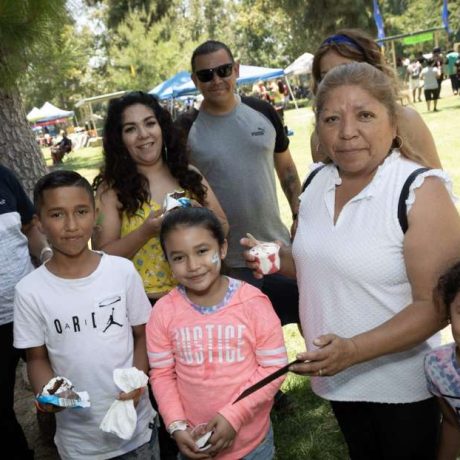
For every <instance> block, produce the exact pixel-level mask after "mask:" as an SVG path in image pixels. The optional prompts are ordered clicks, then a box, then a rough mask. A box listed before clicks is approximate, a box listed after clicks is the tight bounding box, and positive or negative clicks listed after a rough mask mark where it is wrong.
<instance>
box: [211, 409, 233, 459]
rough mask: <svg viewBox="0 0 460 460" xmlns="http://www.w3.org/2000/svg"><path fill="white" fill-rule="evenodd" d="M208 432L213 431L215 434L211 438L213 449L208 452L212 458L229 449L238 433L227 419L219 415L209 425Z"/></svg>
mask: <svg viewBox="0 0 460 460" xmlns="http://www.w3.org/2000/svg"><path fill="white" fill-rule="evenodd" d="M206 431H213V432H214V433H213V434H212V436H211V437H210V438H209V444H211V447H210V448H209V449H208V450H207V451H206V452H208V453H209V455H211V456H215V455H217V454H218V453H219V452H220V451H222V450H225V449H228V448H229V447H230V446H231V445H232V443H233V440H234V439H235V436H236V431H235V430H234V429H233V427H232V425H230V423H229V422H228V421H227V419H226V418H225V417H224V416H222V415H220V414H217V415H216V416H215V417H214V418H213V419H212V420H211V421H210V422H209V423H208V425H207V427H206Z"/></svg>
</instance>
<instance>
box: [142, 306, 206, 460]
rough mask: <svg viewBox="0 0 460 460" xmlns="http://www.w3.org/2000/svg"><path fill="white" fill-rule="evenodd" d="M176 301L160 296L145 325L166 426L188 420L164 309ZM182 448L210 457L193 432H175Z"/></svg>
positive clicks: (154, 383) (190, 455) (192, 455)
mask: <svg viewBox="0 0 460 460" xmlns="http://www.w3.org/2000/svg"><path fill="white" fill-rule="evenodd" d="M173 309H174V304H173V303H172V302H169V301H168V299H167V298H163V299H161V300H160V301H159V302H157V304H156V305H155V308H153V309H152V313H151V315H150V319H149V321H148V323H147V326H146V340H147V353H148V361H149V366H150V373H149V375H150V383H151V385H152V390H153V392H154V394H155V399H156V401H157V403H158V409H159V411H160V413H161V415H162V417H163V420H164V422H165V425H166V428H168V427H169V426H170V425H171V424H172V423H173V422H177V421H183V422H187V418H186V415H185V411H184V408H183V407H182V401H181V397H180V394H179V391H178V389H177V380H176V362H175V357H174V345H173V343H172V342H171V340H170V338H169V335H168V327H167V325H166V321H167V319H166V314H165V312H167V311H168V310H169V311H172V310H173ZM173 438H174V439H175V441H176V443H177V446H178V447H179V450H180V451H181V452H182V454H183V455H185V456H186V457H187V458H190V459H193V460H201V459H206V458H210V457H209V455H208V453H207V452H200V451H199V450H198V448H197V446H196V445H195V441H194V440H193V438H192V436H191V434H190V431H189V430H185V431H180V430H178V431H175V432H174V434H173Z"/></svg>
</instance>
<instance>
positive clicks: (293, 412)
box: [45, 82, 460, 460]
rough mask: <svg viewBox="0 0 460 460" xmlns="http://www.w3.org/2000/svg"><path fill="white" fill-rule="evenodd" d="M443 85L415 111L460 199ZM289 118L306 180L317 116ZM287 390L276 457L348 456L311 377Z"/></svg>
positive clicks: (85, 160)
mask: <svg viewBox="0 0 460 460" xmlns="http://www.w3.org/2000/svg"><path fill="white" fill-rule="evenodd" d="M445 83H446V84H445V85H444V86H443V94H442V99H441V100H440V101H439V103H438V108H439V109H440V111H439V112H437V113H433V112H430V113H427V112H426V105H425V103H424V102H421V103H417V104H415V105H414V107H415V108H416V109H417V110H418V111H419V112H420V113H421V115H422V116H423V118H424V119H425V121H426V123H427V124H428V126H429V128H430V129H431V132H432V133H433V136H434V138H435V142H436V146H437V148H438V152H439V154H440V157H441V161H442V163H443V166H444V169H446V170H447V171H448V172H449V174H450V175H451V177H452V179H453V181H454V192H455V194H456V195H457V196H460V162H459V161H458V159H457V158H456V155H460V136H459V132H460V130H459V126H460V124H459V120H460V97H458V96H452V92H451V89H450V87H449V86H448V85H447V83H448V82H445ZM448 84H449V85H450V83H448ZM285 118H286V123H287V125H288V127H289V128H290V129H292V130H293V131H294V135H293V136H291V138H290V140H291V144H290V150H291V153H292V156H293V158H294V161H295V163H296V165H297V169H298V172H299V176H300V178H301V180H302V181H303V179H304V178H305V176H306V175H307V173H308V171H309V165H310V164H311V155H310V144H309V138H310V133H311V130H312V129H313V114H312V111H311V109H309V108H302V109H299V110H295V109H294V110H290V111H288V112H286V113H285ZM45 158H46V160H47V164H48V165H50V164H51V159H50V155H49V151H48V150H46V151H45ZM101 158H102V157H101V148H100V147H97V148H96V147H95V148H87V149H82V150H78V151H76V152H72V153H71V154H70V155H67V156H66V157H65V160H64V164H63V167H64V168H66V169H74V170H78V171H79V172H80V173H81V174H82V175H84V176H85V177H86V178H87V179H88V180H90V181H91V180H92V179H93V178H94V177H95V175H96V174H97V170H98V167H99V165H100V162H101ZM278 197H279V203H280V208H281V213H282V216H283V220H284V221H285V223H286V225H287V226H288V227H289V226H290V224H291V212H290V209H289V206H288V203H287V201H286V199H285V197H284V195H283V193H282V191H281V188H280V187H279V184H278ZM284 332H285V338H286V344H287V347H288V351H289V355H290V358H291V359H292V358H293V357H294V356H295V353H296V352H298V351H301V350H304V349H305V345H304V342H303V340H302V338H301V336H300V334H299V332H298V329H297V327H296V326H295V325H289V326H285V327H284ZM446 337H448V335H447V334H446ZM446 340H447V339H446ZM283 389H284V390H286V391H288V392H289V395H290V396H291V398H292V400H293V407H292V408H290V409H289V411H288V412H286V413H275V414H274V417H273V423H274V429H275V439H276V440H275V443H276V446H277V459H278V460H287V459H289V460H300V459H311V460H314V459H318V460H329V459H338V460H339V459H345V458H347V451H346V447H345V444H344V441H343V438H342V435H341V433H340V431H339V428H338V426H337V423H336V422H335V419H334V417H333V416H332V413H331V410H330V408H329V404H328V403H326V402H325V401H323V400H321V399H320V398H318V397H316V396H315V395H314V394H313V393H312V391H311V390H310V387H309V379H308V378H302V377H299V376H296V375H293V374H289V375H288V378H287V379H286V381H285V383H284V385H283Z"/></svg>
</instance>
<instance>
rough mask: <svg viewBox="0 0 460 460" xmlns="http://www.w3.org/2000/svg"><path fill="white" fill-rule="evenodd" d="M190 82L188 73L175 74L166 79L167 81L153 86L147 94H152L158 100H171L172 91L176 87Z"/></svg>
mask: <svg viewBox="0 0 460 460" xmlns="http://www.w3.org/2000/svg"><path fill="white" fill-rule="evenodd" d="M190 81H192V80H191V78H190V72H186V71H185V70H183V71H182V72H178V73H176V75H174V76H172V77H171V78H168V80H166V81H164V82H162V83H160V84H159V85H157V86H155V88H153V89H152V90H150V91H149V94H154V95H155V96H157V97H158V98H159V99H162V100H163V99H171V98H172V97H174V96H173V89H174V88H177V87H178V86H181V85H183V84H184V83H187V82H190Z"/></svg>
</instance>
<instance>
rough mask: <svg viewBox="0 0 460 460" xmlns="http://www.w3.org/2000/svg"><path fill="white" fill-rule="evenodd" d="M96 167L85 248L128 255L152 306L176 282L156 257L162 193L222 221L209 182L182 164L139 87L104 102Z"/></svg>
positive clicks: (173, 139)
mask: <svg viewBox="0 0 460 460" xmlns="http://www.w3.org/2000/svg"><path fill="white" fill-rule="evenodd" d="M103 146H104V164H103V166H102V168H101V171H100V173H99V175H98V176H97V177H96V178H95V180H94V184H93V186H94V187H95V189H96V199H97V212H98V221H97V227H96V229H95V232H94V235H93V240H92V242H93V248H95V249H101V250H103V251H105V252H107V253H109V254H114V255H118V256H122V257H126V258H128V259H131V260H132V261H133V263H134V265H135V266H136V268H137V270H138V271H139V274H140V275H141V277H142V279H143V281H144V288H145V290H146V292H147V295H148V296H149V298H150V300H151V302H152V304H153V303H155V301H156V300H157V299H158V298H160V297H162V296H163V295H165V294H167V293H168V292H169V291H170V290H171V289H172V288H173V287H174V286H175V285H176V284H177V283H176V281H175V279H174V278H173V276H172V274H171V270H170V268H169V265H168V263H167V261H166V260H165V258H164V256H163V252H162V250H161V246H160V241H159V232H160V226H161V222H162V220H163V214H164V212H165V209H164V208H163V203H164V200H165V198H166V195H167V194H169V193H173V192H175V191H178V190H179V191H184V192H185V194H186V196H187V197H188V198H190V199H192V200H194V201H195V203H196V204H199V205H201V206H207V207H209V208H210V209H212V210H213V211H214V212H215V214H216V215H217V216H218V217H219V219H220V221H221V222H222V223H223V225H224V229H225V231H228V225H227V219H226V217H225V214H224V212H223V211H222V208H221V206H220V204H219V202H218V201H217V199H216V197H215V195H214V193H213V191H212V190H211V188H210V187H209V184H208V183H207V182H206V180H205V179H204V178H203V176H202V175H201V174H200V172H199V171H198V170H197V169H196V168H194V167H192V166H190V165H189V164H188V161H187V158H186V152H185V146H184V145H182V144H181V143H180V142H179V137H178V136H177V134H176V132H175V129H174V127H173V123H172V119H171V115H170V114H169V112H168V111H167V110H166V109H164V108H162V107H161V105H160V104H159V103H158V101H157V99H156V98H155V97H154V96H152V95H150V94H147V93H143V92H141V91H137V92H132V93H129V94H127V95H124V96H122V97H120V98H117V99H112V100H111V101H110V103H109V108H108V112H107V118H106V120H105V125H104V135H103Z"/></svg>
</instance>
